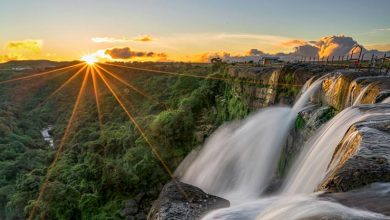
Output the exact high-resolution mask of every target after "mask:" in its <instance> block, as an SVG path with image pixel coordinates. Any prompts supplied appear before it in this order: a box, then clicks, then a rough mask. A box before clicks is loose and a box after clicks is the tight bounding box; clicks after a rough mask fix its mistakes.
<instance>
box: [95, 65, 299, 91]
mask: <svg viewBox="0 0 390 220" xmlns="http://www.w3.org/2000/svg"><path fill="white" fill-rule="evenodd" d="M102 64H104V65H109V66H114V67H119V68H126V69H132V70H139V71H144V72H152V73H160V74H166V75H172V76H183V77H192V78H198V79H207V80H217V81H224V82H240V83H247V84H255V85H260V86H270V87H275V86H286V87H302V86H303V85H301V84H287V83H277V84H271V83H263V82H258V81H255V80H231V79H229V78H224V77H216V76H200V75H192V74H185V73H176V72H169V71H163V70H153V69H145V68H139V67H130V66H123V65H118V64H112V63H102Z"/></svg>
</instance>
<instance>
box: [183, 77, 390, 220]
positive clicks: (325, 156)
mask: <svg viewBox="0 0 390 220" xmlns="http://www.w3.org/2000/svg"><path fill="white" fill-rule="evenodd" d="M325 77H326V76H325ZM323 80H324V77H322V78H320V79H317V80H315V81H314V82H311V81H312V80H309V81H308V82H307V85H305V86H304V87H303V88H302V91H301V95H300V97H299V98H298V99H297V101H296V102H295V104H294V106H293V107H292V108H291V107H268V108H264V109H261V110H259V111H258V112H256V113H254V114H252V115H251V116H249V117H248V118H246V119H244V120H242V121H240V122H232V123H230V124H227V125H223V126H221V127H220V128H219V129H218V130H217V131H216V132H214V134H212V135H211V137H210V138H209V139H208V140H207V141H206V143H205V145H204V146H203V147H202V148H201V150H200V151H199V152H193V153H192V154H190V155H189V156H188V157H187V158H186V159H185V160H184V161H183V162H182V164H181V165H180V166H179V168H178V169H177V170H176V174H177V176H179V177H181V178H180V180H181V181H183V182H185V183H188V184H191V185H194V186H197V187H199V188H201V189H202V190H204V191H205V192H206V193H209V194H212V195H217V196H220V197H222V198H225V199H228V200H229V201H230V203H231V206H230V207H229V208H224V209H219V210H215V211H213V212H211V213H209V214H207V215H206V216H204V217H203V219H204V220H209V219H210V220H211V219H225V220H232V219H237V220H238V219H244V220H245V219H248V220H252V219H257V220H263V219H309V218H310V219H311V218H315V217H321V216H323V215H325V216H328V217H329V216H331V218H325V219H390V218H389V217H387V216H384V215H382V214H378V213H374V212H370V211H365V210H359V209H355V208H351V207H347V206H344V205H342V204H340V203H337V202H336V201H333V200H331V199H324V198H321V197H320V196H319V195H320V194H321V192H316V190H317V187H318V185H319V184H320V183H321V181H322V180H323V179H324V178H325V177H326V175H327V172H328V171H329V169H331V168H332V166H334V165H333V163H337V162H338V161H339V160H341V159H340V158H337V157H336V158H333V157H334V152H335V150H336V147H337V146H338V144H339V143H340V141H342V140H343V137H344V135H345V134H346V132H347V131H348V129H349V128H350V127H351V126H352V125H353V124H355V123H357V122H361V121H363V120H364V121H367V120H368V121H369V120H374V119H376V118H378V117H382V118H386V119H388V118H390V108H381V107H380V106H379V107H378V108H370V109H369V110H366V109H365V107H364V105H359V103H358V102H360V100H361V99H362V97H360V95H359V97H358V99H357V101H356V103H354V106H352V107H349V108H346V109H344V110H343V111H341V112H340V113H338V114H337V115H336V116H335V117H333V118H332V119H331V120H330V121H328V122H327V123H325V124H324V125H322V126H321V127H320V128H318V129H317V130H316V131H315V134H314V135H313V136H311V137H310V138H309V139H308V140H307V141H306V142H305V144H304V146H303V147H302V148H301V150H300V152H299V155H298V156H297V159H296V160H295V162H294V164H293V165H292V166H291V168H290V169H289V171H288V174H287V176H286V177H285V178H284V180H283V183H282V184H281V187H280V188H279V189H278V191H277V192H276V193H273V194H272V195H269V194H266V193H265V191H266V189H267V187H268V186H269V185H270V184H271V182H272V180H273V177H274V174H275V173H276V169H277V166H278V160H279V158H280V156H281V153H282V149H283V147H284V145H285V143H286V140H287V137H288V134H289V132H290V130H291V129H292V127H293V125H294V122H295V120H296V118H297V116H298V113H299V112H300V111H301V110H302V109H304V108H305V107H306V106H307V104H308V102H309V99H310V98H311V97H312V96H313V95H315V94H316V92H317V91H318V90H319V89H320V88H321V85H322V82H323ZM368 88H369V86H367V87H366V88H365V89H363V91H362V93H365V92H366V90H367V89H368ZM363 95H364V94H361V96H363ZM379 105H386V104H379ZM352 135H353V134H352ZM347 139H348V138H347ZM332 158H333V161H332ZM331 161H332V164H330V163H331ZM375 187H376V185H374V186H371V188H370V189H373V190H371V191H370V192H375V193H377V194H380V195H382V194H384V195H386V193H387V194H388V193H389V192H390V184H384V185H383V184H382V185H381V187H380V189H378V190H376V189H377V188H375ZM321 219H322V218H321Z"/></svg>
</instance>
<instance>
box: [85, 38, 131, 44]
mask: <svg viewBox="0 0 390 220" xmlns="http://www.w3.org/2000/svg"><path fill="white" fill-rule="evenodd" d="M92 41H93V42H94V43H126V42H130V41H131V39H129V38H126V37H123V38H114V37H94V38H92Z"/></svg>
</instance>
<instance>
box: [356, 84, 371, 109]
mask: <svg viewBox="0 0 390 220" xmlns="http://www.w3.org/2000/svg"><path fill="white" fill-rule="evenodd" d="M370 88H371V84H368V85H367V86H366V87H364V88H363V89H362V91H360V93H359V95H358V97H356V99H355V101H354V102H353V104H352V105H359V104H360V103H361V102H362V99H363V97H364V96H365V95H366V93H367V91H368V90H369V89H370Z"/></svg>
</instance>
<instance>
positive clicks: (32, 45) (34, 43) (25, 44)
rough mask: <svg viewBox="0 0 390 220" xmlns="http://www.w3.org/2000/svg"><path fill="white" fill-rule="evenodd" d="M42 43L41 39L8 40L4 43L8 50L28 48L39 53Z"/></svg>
mask: <svg viewBox="0 0 390 220" xmlns="http://www.w3.org/2000/svg"><path fill="white" fill-rule="evenodd" d="M42 45H43V41H42V40H22V41H9V42H8V43H7V44H6V48H7V49H10V50H30V51H32V52H34V53H39V52H40V51H41V49H42Z"/></svg>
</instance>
